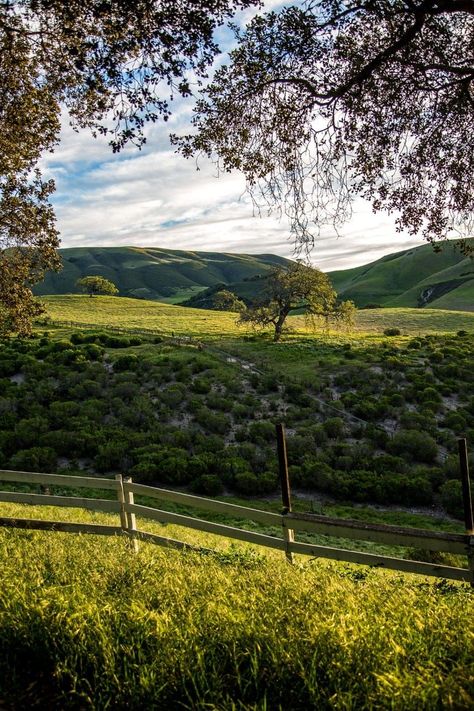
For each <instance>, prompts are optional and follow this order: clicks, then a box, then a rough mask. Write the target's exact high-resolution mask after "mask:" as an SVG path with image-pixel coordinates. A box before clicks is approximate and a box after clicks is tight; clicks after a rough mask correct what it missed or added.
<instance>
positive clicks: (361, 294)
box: [329, 239, 474, 311]
mask: <svg viewBox="0 0 474 711" xmlns="http://www.w3.org/2000/svg"><path fill="white" fill-rule="evenodd" d="M468 243H470V246H472V247H474V239H471V240H468ZM329 276H330V277H331V280H332V282H333V285H334V288H335V289H336V291H337V292H338V294H339V296H340V297H341V298H343V299H352V300H353V301H354V302H355V304H356V305H357V306H359V307H363V306H365V305H366V304H370V303H375V304H380V305H382V306H393V307H398V306H400V307H412V308H413V307H414V308H417V307H425V306H429V308H435V309H436V308H439V309H448V310H455V311H457V310H462V311H473V310H474V261H473V259H472V257H467V256H465V255H464V254H462V252H461V251H460V250H459V248H456V242H452V243H450V242H447V243H446V244H444V245H443V249H442V251H441V252H435V251H434V249H433V247H432V246H431V245H423V246H421V247H416V248H414V249H408V250H405V251H403V252H397V253H395V254H389V255H387V256H386V257H382V259H378V260H377V261H375V262H372V263H371V264H366V265H364V266H362V267H356V268H355V269H345V270H343V271H336V272H330V273H329Z"/></svg>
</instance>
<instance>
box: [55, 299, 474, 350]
mask: <svg viewBox="0 0 474 711" xmlns="http://www.w3.org/2000/svg"><path fill="white" fill-rule="evenodd" d="M42 301H43V302H44V304H45V306H46V313H47V315H48V316H49V317H50V318H51V320H52V321H53V322H59V323H63V324H66V325H67V324H71V323H72V324H74V325H78V326H80V325H81V324H83V325H90V326H98V327H107V326H109V327H118V328H128V329H131V330H134V329H135V330H150V331H157V332H159V333H163V334H164V335H168V336H169V335H171V334H173V333H174V334H175V335H179V336H192V337H195V338H200V339H206V338H217V337H218V338H221V337H241V336H243V335H249V334H251V333H252V331H249V329H248V328H242V327H241V326H238V325H237V324H236V319H237V315H236V314H233V313H229V312H226V311H207V310H204V309H191V308H183V307H180V306H175V305H172V304H163V303H161V302H157V301H145V300H141V299H128V298H118V297H113V296H98V297H94V298H90V297H89V296H85V295H84V296H83V295H65V296H47V297H44V298H43V299H42ZM288 328H289V331H290V334H291V335H295V336H301V335H304V336H308V335H311V334H313V333H314V332H313V330H312V329H311V328H310V326H309V325H308V324H307V323H306V321H305V319H304V317H303V316H292V317H289V318H288ZM387 328H400V329H401V331H402V333H404V334H408V335H417V334H420V333H421V334H426V333H449V332H456V331H458V330H461V329H465V330H468V331H472V330H474V313H473V312H468V311H466V312H464V311H443V310H442V309H405V308H396V309H366V310H359V311H358V312H357V316H356V322H355V328H354V335H360V336H363V335H364V334H369V335H377V334H379V335H383V331H384V330H385V329H387ZM268 333H269V334H270V331H268ZM342 333H343V335H345V334H344V332H342ZM319 334H320V335H324V334H323V332H322V330H321V331H320V332H319ZM336 335H337V334H336Z"/></svg>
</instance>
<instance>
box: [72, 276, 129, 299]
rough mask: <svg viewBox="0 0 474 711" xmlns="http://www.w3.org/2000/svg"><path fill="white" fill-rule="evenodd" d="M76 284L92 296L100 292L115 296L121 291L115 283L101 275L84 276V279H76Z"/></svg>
mask: <svg viewBox="0 0 474 711" xmlns="http://www.w3.org/2000/svg"><path fill="white" fill-rule="evenodd" d="M76 286H78V287H79V288H80V289H82V291H84V292H85V293H86V294H89V296H91V297H92V296H97V295H98V294H103V295H106V296H115V295H116V294H118V293H119V291H118V289H117V287H116V286H115V284H113V283H112V282H111V281H109V280H108V279H104V277H101V276H86V277H82V279H78V280H77V281H76Z"/></svg>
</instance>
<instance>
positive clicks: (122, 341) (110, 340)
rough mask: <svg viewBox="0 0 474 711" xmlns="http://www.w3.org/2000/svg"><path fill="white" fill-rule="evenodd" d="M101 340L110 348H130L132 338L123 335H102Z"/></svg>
mask: <svg viewBox="0 0 474 711" xmlns="http://www.w3.org/2000/svg"><path fill="white" fill-rule="evenodd" d="M101 342H102V343H103V344H104V345H105V346H107V347H108V348H128V347H129V346H130V339H129V338H124V337H121V336H108V335H106V336H105V338H102V337H101Z"/></svg>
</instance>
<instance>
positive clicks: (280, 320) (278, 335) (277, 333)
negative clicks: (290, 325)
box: [273, 311, 288, 343]
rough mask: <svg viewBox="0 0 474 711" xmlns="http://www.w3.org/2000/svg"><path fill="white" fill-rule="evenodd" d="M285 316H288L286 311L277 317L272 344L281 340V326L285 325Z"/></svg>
mask: <svg viewBox="0 0 474 711" xmlns="http://www.w3.org/2000/svg"><path fill="white" fill-rule="evenodd" d="M287 316H288V311H286V312H285V311H283V312H281V313H280V315H279V316H278V320H277V321H275V335H274V336H273V341H274V343H276V342H277V341H279V340H280V338H281V334H282V331H283V324H284V323H285V319H286V317H287Z"/></svg>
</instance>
